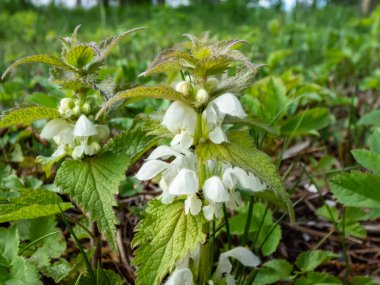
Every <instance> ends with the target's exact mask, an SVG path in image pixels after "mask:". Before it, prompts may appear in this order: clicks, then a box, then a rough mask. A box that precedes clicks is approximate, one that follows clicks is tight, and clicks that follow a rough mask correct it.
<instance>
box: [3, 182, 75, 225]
mask: <svg viewBox="0 0 380 285" xmlns="http://www.w3.org/2000/svg"><path fill="white" fill-rule="evenodd" d="M18 193H19V196H18V197H10V198H9V199H8V203H6V204H0V223H3V222H8V221H15V220H25V219H33V218H37V217H43V216H50V215H53V214H56V213H59V212H61V210H60V208H59V207H61V208H62V210H67V209H69V208H71V207H72V205H71V203H62V200H61V198H59V196H58V195H57V194H55V193H53V192H50V191H47V190H31V189H28V190H27V189H21V190H19V191H18ZM58 205H59V206H58Z"/></svg>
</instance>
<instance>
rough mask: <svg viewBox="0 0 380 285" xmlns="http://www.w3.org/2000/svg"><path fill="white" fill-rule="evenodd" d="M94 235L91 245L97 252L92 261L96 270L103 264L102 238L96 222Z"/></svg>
mask: <svg viewBox="0 0 380 285" xmlns="http://www.w3.org/2000/svg"><path fill="white" fill-rule="evenodd" d="M92 235H93V238H92V239H91V243H92V246H93V247H95V248H96V250H95V252H94V255H93V257H92V260H91V261H92V267H93V268H96V267H97V266H98V265H99V264H101V262H102V237H101V234H100V232H99V228H98V225H97V223H96V222H94V223H93V224H92Z"/></svg>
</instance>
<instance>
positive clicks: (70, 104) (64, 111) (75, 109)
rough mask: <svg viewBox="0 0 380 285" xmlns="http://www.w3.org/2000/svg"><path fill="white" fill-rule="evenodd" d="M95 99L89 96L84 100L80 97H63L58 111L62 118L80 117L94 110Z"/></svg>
mask: <svg viewBox="0 0 380 285" xmlns="http://www.w3.org/2000/svg"><path fill="white" fill-rule="evenodd" d="M94 101H95V99H94V98H93V97H89V98H87V99H86V100H85V101H84V102H82V101H81V100H79V99H71V98H63V99H61V101H60V102H59V107H58V112H59V114H60V115H61V117H62V118H67V119H68V118H72V117H76V118H77V117H79V116H80V115H81V114H85V115H88V114H90V113H91V112H92V111H93V105H94V103H95V102H94Z"/></svg>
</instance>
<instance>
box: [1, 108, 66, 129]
mask: <svg viewBox="0 0 380 285" xmlns="http://www.w3.org/2000/svg"><path fill="white" fill-rule="evenodd" d="M58 117H59V112H58V111H57V108H50V107H42V106H29V107H20V108H15V109H12V110H9V111H7V113H6V114H4V115H3V116H1V118H0V128H7V127H11V126H14V125H18V124H23V125H26V124H31V123H32V122H34V121H36V120H40V119H54V118H58Z"/></svg>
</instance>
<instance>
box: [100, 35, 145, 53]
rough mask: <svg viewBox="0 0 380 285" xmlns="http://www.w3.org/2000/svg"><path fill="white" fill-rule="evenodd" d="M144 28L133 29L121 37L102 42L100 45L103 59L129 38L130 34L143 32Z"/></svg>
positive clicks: (117, 36)
mask: <svg viewBox="0 0 380 285" xmlns="http://www.w3.org/2000/svg"><path fill="white" fill-rule="evenodd" d="M143 29H144V28H135V29H131V30H129V31H126V32H124V33H121V34H119V35H116V36H113V37H110V38H108V39H106V40H104V41H102V42H101V43H100V45H99V47H100V49H101V52H102V58H104V57H106V56H107V54H108V53H109V52H110V51H111V49H112V48H113V47H114V46H115V45H117V44H118V43H119V42H120V41H121V40H123V39H124V38H125V37H127V36H129V35H130V34H132V33H134V32H138V31H141V30H143Z"/></svg>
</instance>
